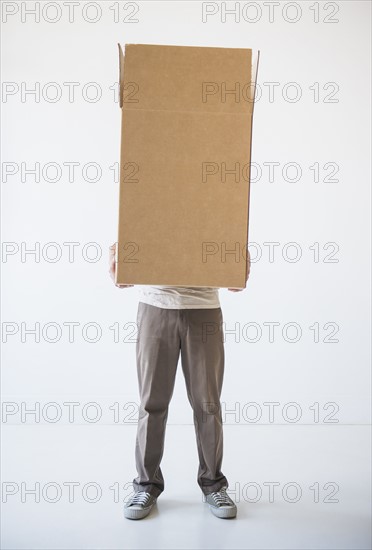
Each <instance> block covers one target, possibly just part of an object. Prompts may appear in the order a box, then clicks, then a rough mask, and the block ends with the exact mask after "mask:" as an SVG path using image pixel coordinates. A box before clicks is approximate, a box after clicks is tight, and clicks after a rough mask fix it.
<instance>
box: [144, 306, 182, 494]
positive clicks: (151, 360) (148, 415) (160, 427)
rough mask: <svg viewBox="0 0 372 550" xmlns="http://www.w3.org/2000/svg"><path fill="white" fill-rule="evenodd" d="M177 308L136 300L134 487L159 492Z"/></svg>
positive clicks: (176, 349)
mask: <svg viewBox="0 0 372 550" xmlns="http://www.w3.org/2000/svg"><path fill="white" fill-rule="evenodd" d="M177 319H178V316H177V310H171V309H165V308H159V307H155V306H152V305H150V304H145V303H143V302H139V304H138V313H137V325H138V337H137V344H136V358H137V374H138V385H139V393H140V409H139V416H138V425H137V437H136V449H135V457H136V468H137V473H138V476H137V477H136V478H135V479H134V480H133V487H134V489H135V490H136V491H147V492H149V493H151V494H153V495H154V496H159V495H160V493H162V492H163V491H164V478H163V474H162V471H161V467H160V462H161V459H162V457H163V452H164V439H165V430H166V422H167V417H168V407H169V403H170V400H171V397H172V395H173V389H174V383H175V376H176V370H177V364H178V359H179V354H180V338H179V333H178V322H177Z"/></svg>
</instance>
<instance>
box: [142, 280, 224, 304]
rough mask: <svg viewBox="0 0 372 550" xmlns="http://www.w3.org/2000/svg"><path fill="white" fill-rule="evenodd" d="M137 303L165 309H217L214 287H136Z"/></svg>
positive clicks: (216, 290) (217, 298)
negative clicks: (137, 293) (137, 292)
mask: <svg viewBox="0 0 372 550" xmlns="http://www.w3.org/2000/svg"><path fill="white" fill-rule="evenodd" d="M137 288H138V290H139V301H140V302H144V303H145V304H150V305H152V306H156V307H163V308H166V309H199V308H218V307H220V300H219V294H218V290H219V289H218V288H216V287H207V286H203V287H182V286H150V285H141V286H140V285H138V286H137Z"/></svg>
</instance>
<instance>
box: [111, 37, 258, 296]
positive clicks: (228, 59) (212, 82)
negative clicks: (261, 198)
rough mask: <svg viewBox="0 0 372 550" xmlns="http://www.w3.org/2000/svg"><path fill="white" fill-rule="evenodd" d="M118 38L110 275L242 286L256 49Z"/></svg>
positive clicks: (148, 281)
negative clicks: (115, 206)
mask: <svg viewBox="0 0 372 550" xmlns="http://www.w3.org/2000/svg"><path fill="white" fill-rule="evenodd" d="M118 46H119V66H120V92H119V98H120V107H121V112H122V125H121V154H120V194H119V230H118V248H117V252H118V254H117V258H116V259H117V269H116V283H117V284H137V285H165V286H183V287H188V286H191V287H206V286H208V287H218V288H219V287H236V288H245V286H246V269H247V262H246V250H247V245H248V228H249V223H248V217H249V197H250V162H251V145H252V143H251V141H252V117H253V108H254V97H255V90H256V80H257V71H258V60H259V51H257V52H256V54H255V55H254V56H253V55H252V50H251V49H243V48H212V47H196V46H168V45H152V44H126V45H125V54H124V53H123V51H122V48H121V46H120V44H118ZM253 57H254V59H253Z"/></svg>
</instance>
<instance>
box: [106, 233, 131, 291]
mask: <svg viewBox="0 0 372 550" xmlns="http://www.w3.org/2000/svg"><path fill="white" fill-rule="evenodd" d="M109 250H110V251H109V273H110V277H111V279H112V280H113V281H114V283H115V273H116V262H115V253H116V243H115V244H113V245H111V246H110V249H109ZM115 286H117V287H118V288H128V287H130V286H134V285H117V284H116V283H115Z"/></svg>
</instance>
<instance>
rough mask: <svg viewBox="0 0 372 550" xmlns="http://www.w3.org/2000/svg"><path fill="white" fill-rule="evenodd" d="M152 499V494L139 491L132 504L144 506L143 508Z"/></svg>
mask: <svg viewBox="0 0 372 550" xmlns="http://www.w3.org/2000/svg"><path fill="white" fill-rule="evenodd" d="M150 497H151V495H150V493H146V492H145V491H138V492H137V493H136V494H135V495H134V497H133V500H132V504H142V506H145V505H146V504H147V503H148V501H149V500H150Z"/></svg>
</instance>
